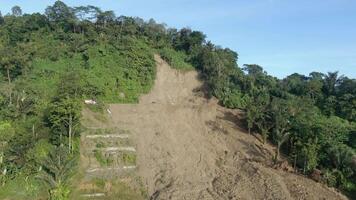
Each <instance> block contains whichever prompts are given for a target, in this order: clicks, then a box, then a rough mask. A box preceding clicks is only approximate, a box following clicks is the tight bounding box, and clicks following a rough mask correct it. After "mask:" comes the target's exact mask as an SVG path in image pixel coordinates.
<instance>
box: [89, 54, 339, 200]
mask: <svg viewBox="0 0 356 200" xmlns="http://www.w3.org/2000/svg"><path fill="white" fill-rule="evenodd" d="M155 60H156V62H157V79H156V81H155V84H154V87H153V89H152V91H151V92H150V93H149V94H147V95H144V96H142V97H141V98H140V102H139V103H138V104H112V105H110V111H111V112H112V114H111V115H110V116H109V120H108V122H105V123H104V122H100V121H98V120H95V119H94V118H93V117H92V116H91V114H92V113H90V112H89V111H88V110H86V111H84V114H85V118H86V120H87V121H90V125H91V126H99V127H119V128H120V129H123V130H129V131H130V133H131V134H132V141H133V143H134V144H135V147H136V153H137V174H138V175H139V176H140V177H141V178H142V180H143V185H144V187H145V188H146V189H147V192H148V196H149V197H150V199H177V200H178V199H179V200H180V199H201V200H203V199H204V200H205V199H346V197H344V196H342V195H341V194H339V193H338V192H336V191H334V190H333V189H330V188H327V187H326V186H324V185H322V184H319V183H316V182H314V181H312V180H310V179H307V178H304V177H302V176H300V175H296V174H293V173H290V172H285V171H283V170H276V169H274V168H273V167H272V164H271V158H272V156H273V147H272V146H270V145H262V143H261V142H260V141H259V140H257V139H256V138H255V137H253V136H250V135H248V134H247V133H246V131H245V130H243V129H242V128H241V126H240V125H239V124H240V123H241V122H240V115H241V113H239V111H237V110H229V109H226V108H223V107H221V106H219V105H218V104H217V101H216V100H215V99H207V98H205V97H204V93H203V92H202V83H201V81H199V79H198V73H197V72H195V71H189V72H179V71H177V70H174V69H172V68H170V67H169V66H168V64H167V63H166V62H164V61H163V60H162V59H161V58H160V57H158V56H156V57H155ZM87 125H88V124H87Z"/></svg>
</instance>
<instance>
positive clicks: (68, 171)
mask: <svg viewBox="0 0 356 200" xmlns="http://www.w3.org/2000/svg"><path fill="white" fill-rule="evenodd" d="M76 159H77V158H76V157H74V156H73V155H71V154H70V153H68V151H67V150H66V149H65V148H63V147H57V148H55V149H54V150H53V151H52V152H50V154H49V156H48V158H47V159H46V160H44V161H43V162H42V170H41V171H40V173H39V174H38V176H37V178H38V179H39V180H41V181H42V182H43V183H44V184H45V185H46V187H48V189H49V196H50V199H54V200H66V199H68V197H69V193H70V190H69V188H68V185H69V181H70V177H71V176H72V173H73V172H74V171H75V162H76Z"/></svg>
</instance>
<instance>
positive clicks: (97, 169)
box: [86, 165, 136, 174]
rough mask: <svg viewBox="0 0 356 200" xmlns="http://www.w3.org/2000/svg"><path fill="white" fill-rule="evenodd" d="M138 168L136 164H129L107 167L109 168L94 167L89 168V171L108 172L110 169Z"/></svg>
mask: <svg viewBox="0 0 356 200" xmlns="http://www.w3.org/2000/svg"><path fill="white" fill-rule="evenodd" d="M133 169H136V165H129V166H123V167H107V168H92V169H87V170H86V172H87V173H89V174H90V173H96V172H108V171H126V170H133Z"/></svg>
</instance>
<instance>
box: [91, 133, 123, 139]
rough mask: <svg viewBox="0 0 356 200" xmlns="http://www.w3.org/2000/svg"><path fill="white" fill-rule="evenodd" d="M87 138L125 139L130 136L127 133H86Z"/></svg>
mask: <svg viewBox="0 0 356 200" xmlns="http://www.w3.org/2000/svg"><path fill="white" fill-rule="evenodd" d="M85 137H86V138H88V139H97V138H120V139H127V138H129V137H130V136H129V135H128V134H97V135H86V136H85Z"/></svg>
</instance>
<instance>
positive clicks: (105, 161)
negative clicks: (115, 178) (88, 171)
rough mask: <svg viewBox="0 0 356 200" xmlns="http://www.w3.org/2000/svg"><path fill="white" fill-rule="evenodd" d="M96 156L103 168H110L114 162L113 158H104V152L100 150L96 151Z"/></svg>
mask: <svg viewBox="0 0 356 200" xmlns="http://www.w3.org/2000/svg"><path fill="white" fill-rule="evenodd" d="M94 156H95V159H96V160H97V161H98V163H99V164H100V166H102V167H105V166H109V165H111V164H112V163H113V162H114V160H113V159H112V158H110V157H109V158H106V157H105V156H103V154H102V152H101V151H99V150H94Z"/></svg>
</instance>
